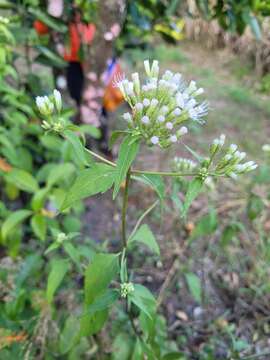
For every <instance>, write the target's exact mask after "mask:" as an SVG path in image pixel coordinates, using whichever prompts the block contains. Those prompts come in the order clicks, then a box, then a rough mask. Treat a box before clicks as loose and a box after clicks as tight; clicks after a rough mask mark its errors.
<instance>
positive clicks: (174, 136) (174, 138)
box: [170, 135, 177, 143]
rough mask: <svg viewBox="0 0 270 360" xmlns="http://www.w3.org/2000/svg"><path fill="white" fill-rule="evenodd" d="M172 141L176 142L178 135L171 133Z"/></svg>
mask: <svg viewBox="0 0 270 360" xmlns="http://www.w3.org/2000/svg"><path fill="white" fill-rule="evenodd" d="M170 141H171V142H172V143H176V142H177V136H176V135H171V136H170Z"/></svg>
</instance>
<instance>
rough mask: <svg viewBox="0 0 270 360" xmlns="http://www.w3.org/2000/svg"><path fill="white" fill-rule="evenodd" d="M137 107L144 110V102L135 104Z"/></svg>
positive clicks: (138, 109)
mask: <svg viewBox="0 0 270 360" xmlns="http://www.w3.org/2000/svg"><path fill="white" fill-rule="evenodd" d="M135 109H136V110H137V111H142V109H143V104H142V103H137V104H135Z"/></svg>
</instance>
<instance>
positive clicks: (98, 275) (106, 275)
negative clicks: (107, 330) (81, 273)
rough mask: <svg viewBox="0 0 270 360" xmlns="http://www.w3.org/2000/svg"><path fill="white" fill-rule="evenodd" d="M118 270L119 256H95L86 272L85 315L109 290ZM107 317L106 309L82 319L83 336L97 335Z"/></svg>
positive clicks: (81, 331)
mask: <svg viewBox="0 0 270 360" xmlns="http://www.w3.org/2000/svg"><path fill="white" fill-rule="evenodd" d="M118 270H119V269H118V255H115V254H95V255H94V258H93V260H92V262H91V263H90V265H89V266H88V267H87V269H86V271H85V286H84V290H85V291H84V294H85V299H84V313H87V310H88V309H89V307H90V305H91V304H93V303H94V301H95V300H96V299H97V298H98V297H99V296H100V295H101V294H102V293H103V292H104V291H105V290H106V289H107V287H108V286H109V284H110V282H111V281H112V279H113V278H114V277H115V276H116V275H117V273H118ZM107 316H108V311H107V310H106V309H105V310H101V311H98V312H96V313H95V314H92V315H91V314H86V315H85V316H83V317H82V319H81V330H80V333H81V335H82V336H90V335H93V334H95V333H97V332H98V331H99V330H100V329H101V328H102V326H103V325H104V323H105V321H106V319H107Z"/></svg>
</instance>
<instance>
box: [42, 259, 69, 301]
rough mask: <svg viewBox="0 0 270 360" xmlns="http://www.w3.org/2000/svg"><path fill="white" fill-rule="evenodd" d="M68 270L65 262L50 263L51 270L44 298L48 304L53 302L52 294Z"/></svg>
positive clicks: (61, 260)
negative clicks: (45, 297)
mask: <svg viewBox="0 0 270 360" xmlns="http://www.w3.org/2000/svg"><path fill="white" fill-rule="evenodd" d="M68 270H69V263H68V261H67V260H63V259H60V260H55V261H54V262H53V263H52V268H51V271H50V273H49V277H48V282H47V291H46V296H47V300H48V302H49V303H51V302H52V301H53V297H54V293H55V291H56V290H57V288H58V287H59V285H60V284H61V282H62V281H63V279H64V277H65V275H66V273H67V271H68Z"/></svg>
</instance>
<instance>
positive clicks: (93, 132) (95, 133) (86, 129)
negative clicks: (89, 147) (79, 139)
mask: <svg viewBox="0 0 270 360" xmlns="http://www.w3.org/2000/svg"><path fill="white" fill-rule="evenodd" d="M79 129H80V131H81V132H82V133H83V134H88V135H90V136H92V137H93V138H94V139H100V137H101V131H100V129H99V128H97V127H95V126H93V125H89V124H85V125H81V126H80V127H79Z"/></svg>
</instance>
